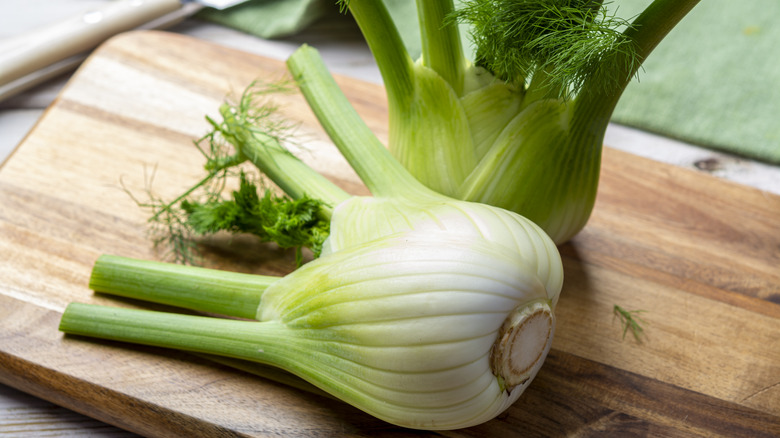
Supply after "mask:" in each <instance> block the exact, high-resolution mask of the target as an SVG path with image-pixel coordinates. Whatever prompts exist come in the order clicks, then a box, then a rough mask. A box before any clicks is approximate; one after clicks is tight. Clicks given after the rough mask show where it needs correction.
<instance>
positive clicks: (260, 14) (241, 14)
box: [196, 0, 336, 39]
mask: <svg viewBox="0 0 780 438" xmlns="http://www.w3.org/2000/svg"><path fill="white" fill-rule="evenodd" d="M333 8H336V6H335V0H334V1H325V0H250V1H247V2H244V3H240V4H238V5H236V6H233V7H231V8H227V9H223V10H217V9H211V8H205V9H203V10H201V11H200V12H198V14H197V15H196V17H197V18H200V19H203V20H207V21H212V22H214V23H218V24H221V25H223V26H227V27H231V28H233V29H237V30H240V31H242V32H246V33H249V34H252V35H256V36H259V37H261V38H266V39H271V38H282V37H286V36H290V35H294V34H296V33H298V32H300V31H301V30H303V29H305V28H306V27H307V26H309V25H310V24H311V23H313V22H315V21H316V20H317V19H319V18H320V17H322V16H323V15H324V14H325V13H326V12H327V11H328V10H330V9H333Z"/></svg>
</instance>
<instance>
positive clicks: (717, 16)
mask: <svg viewBox="0 0 780 438" xmlns="http://www.w3.org/2000/svg"><path fill="white" fill-rule="evenodd" d="M384 1H385V3H386V5H387V6H388V9H389V10H390V13H391V15H392V16H393V18H394V19H395V21H396V22H397V23H398V27H399V30H400V32H401V35H402V37H403V39H404V43H405V44H406V45H407V48H408V49H409V51H410V53H412V54H413V56H417V55H419V53H420V38H419V34H418V32H417V29H418V28H417V17H416V9H415V6H414V1H413V0H384ZM650 2H651V0H616V1H614V2H613V3H612V4H611V7H613V8H614V7H618V8H619V15H620V16H621V17H632V16H634V15H636V14H637V13H639V12H640V11H641V10H642V9H644V7H645V6H646V5H648V4H649V3H650ZM334 3H335V0H251V1H249V2H248V3H245V4H243V5H239V6H237V7H235V8H231V9H228V10H226V11H222V12H217V11H209V12H208V13H207V14H204V18H207V19H210V20H213V21H216V22H219V23H222V24H224V25H226V26H230V27H234V28H237V29H240V30H243V31H245V32H249V33H252V34H255V35H258V36H261V37H263V38H277V37H283V36H287V35H291V34H294V33H296V32H298V31H300V30H302V29H304V28H306V27H307V26H308V25H309V24H311V23H312V22H314V21H315V20H317V19H318V18H321V17H322V16H323V15H324V13H325V12H326V11H327V10H329V8H330V9H332V8H335V7H336V6H335V5H334ZM777 17H780V0H750V1H738V0H703V1H702V2H701V3H699V5H697V6H696V7H695V8H694V9H693V11H692V12H691V13H690V14H689V15H688V16H687V17H685V18H684V19H683V21H682V22H681V23H680V24H679V25H678V26H677V27H676V28H675V29H673V30H672V32H671V33H670V34H669V35H668V37H667V38H666V39H664V41H662V42H661V44H660V45H659V46H658V47H657V48H656V50H655V51H654V52H653V53H652V54H651V55H650V57H649V58H648V59H647V60H646V62H645V64H644V70H643V71H642V72H640V74H639V80H638V81H635V82H633V83H631V84H630V85H629V87H628V88H627V89H626V91H625V93H624V94H623V97H622V99H621V101H620V103H619V104H618V106H617V108H616V110H615V113H614V116H613V121H614V122H617V123H619V124H623V125H627V126H632V127H636V128H639V129H643V130H646V131H650V132H655V133H658V134H662V135H665V136H668V137H673V138H677V139H681V140H684V141H686V142H690V143H694V144H698V145H702V146H705V147H709V148H712V149H718V150H722V151H726V152H731V153H735V154H739V155H743V156H746V157H749V158H754V159H759V160H764V161H767V162H771V163H780V25H778V24H777V23H776V20H777ZM465 35H467V32H464V36H465Z"/></svg>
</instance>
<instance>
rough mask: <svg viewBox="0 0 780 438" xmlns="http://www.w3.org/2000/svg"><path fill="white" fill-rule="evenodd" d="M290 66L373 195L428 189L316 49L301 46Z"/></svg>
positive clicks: (324, 122)
mask: <svg viewBox="0 0 780 438" xmlns="http://www.w3.org/2000/svg"><path fill="white" fill-rule="evenodd" d="M353 3H360V2H351V3H350V4H353ZM287 66H288V68H289V70H290V72H291V73H292V75H293V77H294V78H295V80H296V81H297V82H298V84H299V86H300V88H301V92H302V93H303V95H304V97H306V100H307V102H308V103H309V107H310V108H311V109H312V111H313V112H314V114H315V116H317V119H318V120H319V122H320V124H322V127H323V128H324V129H325V131H326V132H327V134H328V136H329V137H330V139H331V140H332V141H333V143H334V144H335V145H336V147H337V148H338V149H339V151H340V152H341V154H342V155H343V156H344V158H346V159H347V161H348V162H349V164H350V165H351V166H352V168H353V169H354V170H355V172H357V174H358V176H359V177H360V179H361V180H362V181H363V183H364V184H365V185H366V187H368V189H369V190H370V191H371V193H372V194H373V195H374V196H396V195H404V194H407V193H409V192H410V191H426V190H427V189H425V188H424V187H423V186H422V184H420V183H419V182H418V181H417V180H416V179H414V177H413V176H412V175H411V174H410V173H409V172H408V171H407V170H406V169H405V168H404V167H403V166H402V165H401V164H400V163H399V162H398V161H397V160H396V159H395V158H394V157H393V156H392V155H391V154H390V152H389V151H388V150H387V148H385V146H384V145H383V144H382V142H380V141H379V139H378V138H377V137H376V135H374V133H373V132H372V131H371V129H370V128H369V127H368V125H366V123H365V121H364V120H363V119H362V118H361V117H360V115H358V113H357V111H355V109H354V108H353V107H352V104H351V103H350V102H349V100H348V99H347V97H346V96H345V95H344V93H343V92H342V91H341V89H340V88H339V86H338V84H336V81H335V80H334V79H333V76H331V74H330V72H329V71H328V69H327V67H326V66H325V63H324V62H323V61H322V58H320V55H319V53H318V52H317V50H316V49H314V48H313V47H310V46H306V45H304V46H302V47H300V48H299V49H298V50H296V51H295V52H294V53H293V54H292V55H291V56H290V58H289V59H288V60H287Z"/></svg>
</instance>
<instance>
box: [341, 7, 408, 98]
mask: <svg viewBox="0 0 780 438" xmlns="http://www.w3.org/2000/svg"><path fill="white" fill-rule="evenodd" d="M349 10H350V12H351V13H352V17H353V18H354V19H355V21H356V22H357V24H358V26H359V27H360V31H361V32H362V33H363V37H364V38H365V40H366V43H368V47H369V48H370V49H371V53H372V54H373V56H374V60H375V61H376V63H377V67H379V72H380V73H381V75H382V80H383V82H384V85H385V88H386V90H387V98H388V104H389V105H390V106H391V107H392V106H394V105H402V106H405V104H406V102H408V100H409V99H410V98H411V97H412V96H413V89H414V80H413V75H414V73H413V70H412V67H413V64H414V61H413V60H412V58H411V57H410V56H409V52H407V51H406V46H405V45H404V42H403V40H402V39H401V36H400V34H399V33H398V29H397V28H396V27H395V23H393V19H392V17H391V16H390V13H389V12H388V11H387V8H386V7H385V5H384V3H383V2H382V1H377V0H351V1H350V2H349Z"/></svg>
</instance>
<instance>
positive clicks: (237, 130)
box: [220, 105, 350, 218]
mask: <svg viewBox="0 0 780 438" xmlns="http://www.w3.org/2000/svg"><path fill="white" fill-rule="evenodd" d="M220 112H221V114H222V117H223V118H224V120H225V125H224V131H223V135H225V137H228V138H230V139H231V140H232V141H231V143H233V144H234V146H236V148H237V149H238V150H239V151H240V153H241V154H242V155H244V156H245V157H247V158H248V159H249V161H251V162H252V164H254V165H255V166H257V168H258V169H260V171H261V172H263V173H264V174H265V175H267V176H268V177H269V178H271V180H272V181H273V182H274V183H276V185H278V186H279V187H280V188H281V189H282V190H284V192H285V193H287V195H288V196H290V197H291V198H293V199H300V198H302V197H303V196H304V195H307V196H309V197H310V198H313V199H317V200H319V201H321V202H323V203H324V204H325V205H326V207H323V215H324V216H325V217H326V218H330V216H331V214H332V213H333V208H335V207H336V206H337V205H338V204H340V203H341V202H343V201H345V200H347V199H348V198H349V197H350V195H349V194H348V193H347V192H345V191H344V190H342V189H341V188H340V187H338V186H337V185H336V184H334V183H333V182H331V181H330V180H329V179H327V178H325V177H324V176H323V175H322V174H320V173H319V172H317V171H315V170H314V169H312V168H311V167H309V166H308V165H306V163H304V162H303V161H301V160H300V159H298V158H297V157H295V156H294V155H293V154H291V153H290V151H288V150H287V149H285V148H284V147H283V146H282V145H281V144H280V143H279V140H278V139H277V138H276V137H274V136H271V135H268V134H264V133H262V132H260V131H257V130H253V129H252V128H251V127H249V126H246V124H245V123H244V121H243V120H241V119H239V118H237V117H236V114H235V112H234V111H233V109H232V108H231V107H230V106H228V105H224V106H223V107H222V108H221V109H220Z"/></svg>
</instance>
